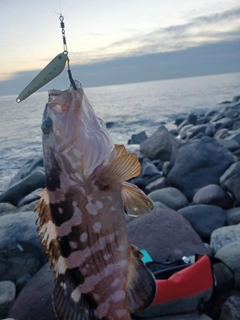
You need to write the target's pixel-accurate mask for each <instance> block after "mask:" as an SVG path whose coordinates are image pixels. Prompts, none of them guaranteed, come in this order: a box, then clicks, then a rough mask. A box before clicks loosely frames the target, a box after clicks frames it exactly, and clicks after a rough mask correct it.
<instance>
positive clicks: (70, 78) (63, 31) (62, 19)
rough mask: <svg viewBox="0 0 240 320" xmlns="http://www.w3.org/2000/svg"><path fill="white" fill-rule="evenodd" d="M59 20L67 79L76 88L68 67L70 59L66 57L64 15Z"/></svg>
mask: <svg viewBox="0 0 240 320" xmlns="http://www.w3.org/2000/svg"><path fill="white" fill-rule="evenodd" d="M59 20H60V27H61V29H62V40H63V53H64V54H66V55H67V66H68V70H67V72H68V77H69V81H70V83H71V85H72V87H73V89H74V90H77V87H76V84H75V81H74V80H73V77H72V72H71V69H70V59H69V58H68V49H67V39H66V35H65V24H64V17H63V15H62V14H61V15H60V17H59Z"/></svg>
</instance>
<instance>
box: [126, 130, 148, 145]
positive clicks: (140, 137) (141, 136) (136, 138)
mask: <svg viewBox="0 0 240 320" xmlns="http://www.w3.org/2000/svg"><path fill="white" fill-rule="evenodd" d="M147 138H148V137H147V135H146V132H145V131H142V132H140V133H138V134H133V135H132V137H131V139H130V140H128V144H140V143H141V142H142V141H144V140H146V139H147Z"/></svg>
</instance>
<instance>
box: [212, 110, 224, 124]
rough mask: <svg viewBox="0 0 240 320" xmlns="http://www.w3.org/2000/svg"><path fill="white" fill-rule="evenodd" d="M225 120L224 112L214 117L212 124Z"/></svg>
mask: <svg viewBox="0 0 240 320" xmlns="http://www.w3.org/2000/svg"><path fill="white" fill-rule="evenodd" d="M223 118H224V112H218V113H215V114H214V115H213V116H212V118H211V120H210V122H216V121H218V120H221V119H223Z"/></svg>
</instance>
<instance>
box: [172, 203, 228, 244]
mask: <svg viewBox="0 0 240 320" xmlns="http://www.w3.org/2000/svg"><path fill="white" fill-rule="evenodd" d="M178 212H179V213H180V214H181V215H182V216H183V217H184V218H186V219H187V220H188V221H189V222H190V224H191V226H192V227H193V228H194V230H195V231H196V232H197V233H198V234H199V236H200V237H201V239H202V240H203V241H204V242H209V240H210V236H211V234H212V232H213V231H214V230H215V229H217V228H220V227H223V226H224V225H225V224H226V214H225V212H224V210H222V209H221V208H220V207H217V206H212V205H206V204H200V205H194V206H188V207H186V208H182V209H180V210H178Z"/></svg>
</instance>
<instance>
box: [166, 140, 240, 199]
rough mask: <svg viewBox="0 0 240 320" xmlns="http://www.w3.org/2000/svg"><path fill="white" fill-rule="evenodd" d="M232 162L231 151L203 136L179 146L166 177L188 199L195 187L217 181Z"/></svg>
mask: <svg viewBox="0 0 240 320" xmlns="http://www.w3.org/2000/svg"><path fill="white" fill-rule="evenodd" d="M233 162H234V157H233V155H232V153H231V152H229V151H228V150H226V149H225V148H224V147H223V146H221V144H219V143H218V142H217V141H216V140H214V139H212V138H210V137H203V138H202V139H200V140H194V141H190V142H187V143H185V144H183V145H182V146H181V148H180V149H179V151H178V153H177V156H176V159H175V162H174V164H173V167H172V169H171V170H170V172H169V174H168V176H167V179H168V180H169V182H170V183H171V185H172V186H173V187H176V188H177V189H179V190H181V191H182V192H183V193H184V194H185V195H186V196H187V198H188V199H189V200H192V197H193V195H194V194H195V193H196V191H197V190H198V189H200V188H202V187H205V186H207V185H209V184H218V182H219V178H220V176H221V175H222V174H223V173H224V172H225V171H226V169H227V168H228V167H229V166H230V165H231V164H232V163H233Z"/></svg>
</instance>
